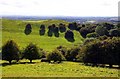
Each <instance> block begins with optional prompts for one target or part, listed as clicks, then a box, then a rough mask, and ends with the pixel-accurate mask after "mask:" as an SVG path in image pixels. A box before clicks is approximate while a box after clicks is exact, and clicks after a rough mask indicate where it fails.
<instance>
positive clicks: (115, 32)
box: [109, 29, 120, 36]
mask: <svg viewBox="0 0 120 79" xmlns="http://www.w3.org/2000/svg"><path fill="white" fill-rule="evenodd" d="M109 34H110V36H120V30H119V29H111V30H110V32H109Z"/></svg>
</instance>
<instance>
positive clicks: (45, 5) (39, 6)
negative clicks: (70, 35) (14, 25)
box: [0, 0, 118, 16]
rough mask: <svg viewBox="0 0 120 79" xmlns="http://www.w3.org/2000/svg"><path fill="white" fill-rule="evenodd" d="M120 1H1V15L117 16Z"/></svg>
mask: <svg viewBox="0 0 120 79" xmlns="http://www.w3.org/2000/svg"><path fill="white" fill-rule="evenodd" d="M117 4H118V0H0V10H1V11H0V15H41V16H43V15H52V16H54V15H64V16H117V13H118V11H117V10H118V9H117V8H118V7H117Z"/></svg>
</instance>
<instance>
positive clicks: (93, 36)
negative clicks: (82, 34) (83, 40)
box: [86, 32, 99, 38]
mask: <svg viewBox="0 0 120 79" xmlns="http://www.w3.org/2000/svg"><path fill="white" fill-rule="evenodd" d="M86 37H88V38H96V37H99V35H98V34H97V33H96V32H93V33H88V34H87V35H86Z"/></svg>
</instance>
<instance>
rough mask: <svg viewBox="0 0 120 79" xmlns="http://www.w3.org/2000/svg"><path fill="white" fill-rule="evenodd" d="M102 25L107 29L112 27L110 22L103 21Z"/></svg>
mask: <svg viewBox="0 0 120 79" xmlns="http://www.w3.org/2000/svg"><path fill="white" fill-rule="evenodd" d="M103 27H105V28H106V29H107V30H110V29H113V28H114V25H113V24H110V23H103Z"/></svg>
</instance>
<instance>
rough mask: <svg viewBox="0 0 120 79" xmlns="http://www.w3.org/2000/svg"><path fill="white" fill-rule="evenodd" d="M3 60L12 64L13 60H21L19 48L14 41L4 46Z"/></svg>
mask: <svg viewBox="0 0 120 79" xmlns="http://www.w3.org/2000/svg"><path fill="white" fill-rule="evenodd" d="M2 59H3V60H7V61H9V63H10V64H11V61H12V60H17V61H18V60H19V48H18V46H17V44H16V43H15V42H14V41H13V40H9V41H7V43H6V44H5V45H3V46H2Z"/></svg>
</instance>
